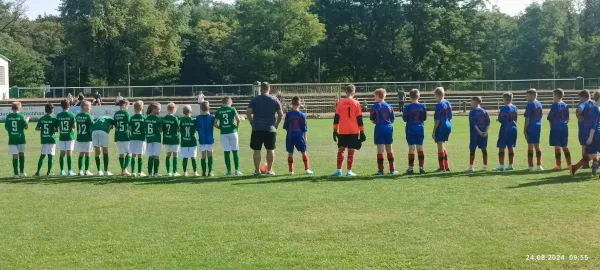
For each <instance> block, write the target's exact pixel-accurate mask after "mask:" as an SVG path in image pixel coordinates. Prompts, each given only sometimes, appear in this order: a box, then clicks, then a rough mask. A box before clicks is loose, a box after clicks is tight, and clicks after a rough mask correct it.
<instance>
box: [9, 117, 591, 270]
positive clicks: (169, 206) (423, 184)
mask: <svg viewBox="0 0 600 270" xmlns="http://www.w3.org/2000/svg"><path fill="white" fill-rule="evenodd" d="M520 121H521V122H520V123H519V129H520V130H519V135H520V138H519V142H518V146H517V151H516V154H517V155H516V162H515V164H516V168H517V171H514V172H485V173H483V172H474V173H463V172H462V170H464V169H465V168H466V167H467V165H468V159H469V154H468V153H469V151H468V140H469V136H468V134H469V133H468V124H467V118H466V117H455V119H454V121H453V123H454V129H453V133H452V135H451V137H450V139H451V141H450V142H449V143H448V149H449V158H450V167H451V168H452V169H453V171H452V172H450V173H445V174H436V173H428V174H426V175H415V176H412V177H407V176H399V177H389V176H386V177H375V176H373V174H374V173H375V171H376V159H375V158H376V155H375V147H374V146H373V145H372V130H373V127H372V125H370V124H369V125H368V126H367V135H368V140H367V143H366V145H365V146H364V147H363V150H361V151H360V152H358V154H357V157H356V166H355V169H354V172H355V173H358V174H359V176H358V177H355V178H330V177H329V175H330V174H331V173H332V172H333V171H334V169H335V159H336V154H335V153H336V146H335V144H334V143H333V142H332V139H331V122H332V121H331V120H309V142H308V143H309V154H310V159H311V164H312V169H313V171H315V173H316V175H315V176H312V177H307V176H304V175H296V176H293V177H290V176H287V173H286V172H287V161H286V158H285V156H286V155H287V154H286V153H285V150H284V143H285V142H284V140H285V135H284V133H283V132H280V134H279V138H278V139H279V140H278V143H277V144H278V150H277V152H276V153H277V157H276V166H275V171H276V172H277V173H278V174H279V176H277V177H260V178H253V177H250V176H243V177H230V178H225V177H221V175H223V174H224V163H223V160H222V159H223V154H222V153H219V151H220V147H219V144H218V142H217V143H216V149H215V150H216V152H215V153H216V155H215V170H216V173H217V177H213V178H202V179H198V178H160V179H157V178H122V177H112V178H99V177H88V178H84V177H83V178H81V177H71V178H59V177H54V178H44V177H42V178H34V177H29V178H25V179H13V178H12V166H11V159H10V157H9V155H8V151H7V146H6V145H7V141H6V140H7V137H6V136H1V137H0V145H1V147H0V152H4V153H6V154H5V157H4V158H2V159H0V165H1V167H2V168H3V170H2V171H1V173H0V177H2V178H0V205H2V206H1V207H0V228H1V232H0V243H2V245H1V246H2V248H0V265H1V267H2V268H51V269H64V268H103V269H107V268H136V269H139V268H170V269H183V268H208V269H242V268H243V269H267V268H276V269H282V268H283V269H287V268H303V269H322V268H336V269H364V268H375V269H378V268H392V269H516V268H519V269H520V268H529V269H557V268H558V269H573V268H579V269H598V268H599V267H600V257H599V256H600V242H598V235H599V234H600V225H599V224H600V210H599V208H598V200H599V199H600V181H598V180H597V179H594V178H592V176H591V175H590V173H589V172H582V173H581V174H580V175H578V177H577V178H574V179H573V178H571V177H570V176H569V175H568V172H567V171H566V170H564V171H552V170H550V169H551V168H552V167H553V165H554V151H553V149H552V148H551V147H549V146H548V144H547V138H548V132H549V130H548V127H549V125H548V124H547V122H545V123H544V131H543V134H542V138H544V139H543V150H544V165H545V168H546V169H547V170H546V171H544V172H540V173H525V172H524V171H522V169H524V168H525V167H526V164H527V162H526V151H527V150H526V145H525V142H524V139H523V137H522V135H521V132H522V123H523V122H522V118H521V119H520ZM432 122H433V121H428V122H427V125H426V130H427V134H430V132H431V128H432V125H433V123H432ZM498 126H499V125H498V124H497V123H493V124H492V127H491V129H490V142H489V145H490V148H489V155H490V156H489V163H490V168H493V167H495V166H496V165H497V163H498V159H497V150H496V149H495V148H494V146H495V144H496V139H497V134H498V132H497V131H498ZM403 130H404V124H403V123H398V124H396V134H395V136H396V143H395V151H396V159H397V166H398V168H399V170H401V171H402V172H403V171H404V170H405V169H406V166H407V155H406V153H407V146H406V145H405V140H404V132H403ZM576 132H577V130H576V124H575V123H572V124H571V132H570V134H571V136H570V142H571V151H572V153H573V159H574V161H576V160H578V159H579V156H580V146H579V145H578V143H577V137H576ZM111 135H112V133H111ZM249 135H250V130H249V126H248V124H247V122H244V124H243V126H242V128H241V131H240V140H241V142H240V144H241V146H242V149H241V156H242V158H241V161H242V171H243V172H244V173H246V174H247V175H249V174H251V173H252V161H251V157H252V154H251V151H250V149H249V147H248V144H249V137H250V136H249ZM27 136H28V144H27V153H26V157H27V159H26V162H27V166H26V170H27V173H28V174H29V175H33V173H34V172H35V167H36V164H37V159H38V157H39V150H40V146H39V137H38V134H37V133H36V132H35V131H33V130H31V131H28V132H27ZM217 140H218V139H217ZM111 151H113V153H111V170H112V172H113V173H116V172H118V169H117V168H118V159H117V155H116V147H114V145H113V146H112V147H111ZM425 154H426V164H425V165H426V169H427V171H429V172H431V171H433V170H435V169H436V167H437V155H436V150H435V145H434V143H433V142H432V141H431V139H430V135H427V136H426V152H425ZM74 161H75V163H76V159H74ZM55 162H56V163H55V167H54V168H55V173H58V159H55ZM386 163H387V162H386ZM563 163H564V161H563ZM92 164H93V160H92ZM75 165H76V164H75ZM92 167H94V166H92ZM301 167H302V161H301V158H300V156H299V155H296V168H297V170H296V171H297V172H300V171H301V169H302V168H301ZM476 167H477V168H480V167H481V152H479V151H478V152H477V159H476ZM44 168H45V166H44ZM144 169H145V164H144ZM180 170H181V167H180ZM386 170H387V164H386ZM161 171H162V172H163V173H164V159H162V160H161ZM94 173H95V171H94ZM528 255H533V256H534V258H535V259H540V260H533V261H532V260H527V257H528ZM538 255H539V256H538ZM548 255H562V256H564V257H558V258H554V259H559V260H549V259H552V258H549V257H548ZM570 255H585V256H587V259H585V257H573V256H571V257H570ZM542 256H543V257H542ZM575 259H583V260H575Z"/></svg>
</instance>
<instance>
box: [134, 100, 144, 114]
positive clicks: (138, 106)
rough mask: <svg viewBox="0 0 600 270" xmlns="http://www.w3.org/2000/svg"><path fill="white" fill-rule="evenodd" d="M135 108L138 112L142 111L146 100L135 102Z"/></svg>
mask: <svg viewBox="0 0 600 270" xmlns="http://www.w3.org/2000/svg"><path fill="white" fill-rule="evenodd" d="M133 110H135V112H136V113H138V112H139V113H141V112H142V111H143V110H144V102H143V101H141V100H138V101H136V102H135V103H133Z"/></svg>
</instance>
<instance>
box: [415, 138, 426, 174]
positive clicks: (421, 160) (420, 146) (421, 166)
mask: <svg viewBox="0 0 600 270" xmlns="http://www.w3.org/2000/svg"><path fill="white" fill-rule="evenodd" d="M417 153H418V158H419V173H420V174H424V173H425V150H424V149H423V144H422V143H421V144H417Z"/></svg>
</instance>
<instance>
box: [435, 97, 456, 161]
mask: <svg viewBox="0 0 600 270" xmlns="http://www.w3.org/2000/svg"><path fill="white" fill-rule="evenodd" d="M433 93H434V94H435V99H436V100H437V102H438V104H437V105H436V106H435V113H434V115H433V118H434V119H435V126H434V127H433V132H432V134H431V137H433V140H434V141H435V143H436V144H437V149H438V162H439V165H440V167H439V169H437V172H447V171H450V168H449V165H448V150H447V149H446V145H445V143H446V142H447V141H448V137H450V133H452V123H451V122H450V121H452V104H450V101H448V100H446V99H445V98H444V96H445V92H444V88H443V87H438V88H436V89H435V91H434V92H433Z"/></svg>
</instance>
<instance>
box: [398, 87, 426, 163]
mask: <svg viewBox="0 0 600 270" xmlns="http://www.w3.org/2000/svg"><path fill="white" fill-rule="evenodd" d="M409 96H410V104H408V105H407V106H405V107H404V111H403V112H402V120H404V122H406V129H405V133H406V142H407V143H408V170H406V174H409V175H410V174H413V173H414V168H415V149H416V150H417V151H418V155H419V156H418V157H419V173H421V174H423V173H425V168H424V166H425V153H424V152H423V140H424V139H425V121H426V120H427V109H426V108H425V105H423V104H421V103H419V97H420V93H419V89H412V90H410V93H409Z"/></svg>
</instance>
